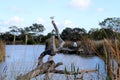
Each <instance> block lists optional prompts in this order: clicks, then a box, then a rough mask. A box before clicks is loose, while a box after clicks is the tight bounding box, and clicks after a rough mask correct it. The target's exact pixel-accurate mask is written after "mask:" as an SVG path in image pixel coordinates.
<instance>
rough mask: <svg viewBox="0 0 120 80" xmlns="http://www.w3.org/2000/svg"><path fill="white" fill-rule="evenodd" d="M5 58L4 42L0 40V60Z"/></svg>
mask: <svg viewBox="0 0 120 80" xmlns="http://www.w3.org/2000/svg"><path fill="white" fill-rule="evenodd" d="M4 60H5V42H3V41H1V40H0V62H2V61H4Z"/></svg>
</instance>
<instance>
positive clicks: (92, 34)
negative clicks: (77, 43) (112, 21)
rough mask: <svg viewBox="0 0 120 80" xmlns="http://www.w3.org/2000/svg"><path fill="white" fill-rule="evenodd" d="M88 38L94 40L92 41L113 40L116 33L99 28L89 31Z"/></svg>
mask: <svg viewBox="0 0 120 80" xmlns="http://www.w3.org/2000/svg"><path fill="white" fill-rule="evenodd" d="M88 34H89V38H91V39H94V40H102V39H104V38H107V39H114V38H115V35H116V33H115V32H113V30H111V29H105V28H101V29H98V28H97V29H93V28H92V29H91V30H90V31H89V32H88Z"/></svg>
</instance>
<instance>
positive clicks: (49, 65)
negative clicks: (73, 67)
mask: <svg viewBox="0 0 120 80" xmlns="http://www.w3.org/2000/svg"><path fill="white" fill-rule="evenodd" d="M60 65H62V63H61V62H59V63H57V64H55V63H54V61H47V62H46V63H43V64H41V65H39V66H37V67H36V68H35V69H33V70H32V71H30V72H28V73H26V74H24V75H20V76H18V77H17V78H16V80H30V79H31V78H34V77H37V76H38V75H40V74H45V73H47V72H51V71H54V69H55V68H56V67H58V66H60Z"/></svg>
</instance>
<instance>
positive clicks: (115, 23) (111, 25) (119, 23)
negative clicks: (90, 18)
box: [99, 17, 120, 32]
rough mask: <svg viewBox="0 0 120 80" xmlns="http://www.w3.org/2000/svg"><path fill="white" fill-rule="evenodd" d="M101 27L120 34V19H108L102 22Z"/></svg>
mask: <svg viewBox="0 0 120 80" xmlns="http://www.w3.org/2000/svg"><path fill="white" fill-rule="evenodd" d="M99 25H100V26H101V27H102V28H108V29H112V30H114V31H116V32H120V18H116V17H113V18H106V19H104V21H102V22H100V23H99Z"/></svg>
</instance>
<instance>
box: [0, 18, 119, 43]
mask: <svg viewBox="0 0 120 80" xmlns="http://www.w3.org/2000/svg"><path fill="white" fill-rule="evenodd" d="M99 25H100V26H101V28H100V29H98V28H92V29H90V30H89V31H88V32H87V31H86V30H85V29H84V28H80V27H76V28H70V27H67V28H65V29H64V30H63V31H62V33H61V34H60V35H61V37H62V39H64V40H68V41H79V40H84V39H86V38H90V39H93V40H102V39H104V38H107V39H115V38H116V37H119V36H120V18H116V17H113V18H106V19H104V20H103V21H102V22H100V23H99ZM9 29H10V30H9V31H8V32H5V33H0V39H1V40H4V41H5V42H6V43H7V44H41V43H45V41H46V40H47V39H49V38H50V36H51V35H53V34H54V33H53V32H54V30H53V31H52V32H50V33H48V34H47V35H42V34H41V33H42V32H43V31H45V27H44V25H42V24H37V23H34V24H32V25H31V26H29V27H24V28H18V27H17V26H11V27H9ZM54 35H55V34H54Z"/></svg>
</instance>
